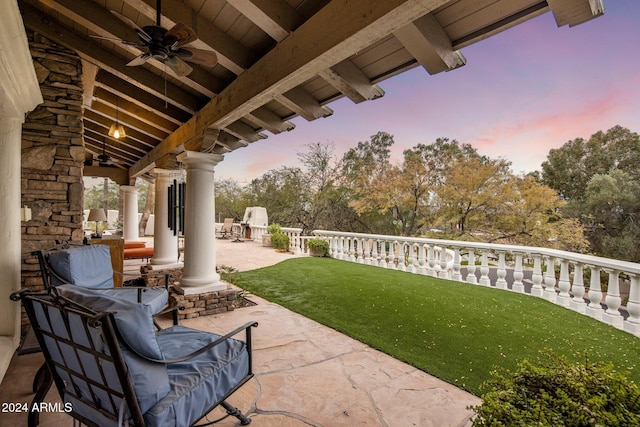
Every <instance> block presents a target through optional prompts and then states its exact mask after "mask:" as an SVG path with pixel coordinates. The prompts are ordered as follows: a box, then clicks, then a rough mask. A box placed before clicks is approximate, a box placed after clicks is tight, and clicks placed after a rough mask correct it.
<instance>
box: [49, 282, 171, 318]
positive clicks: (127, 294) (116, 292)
mask: <svg viewBox="0 0 640 427" xmlns="http://www.w3.org/2000/svg"><path fill="white" fill-rule="evenodd" d="M70 286H75V285H61V286H58V289H60V290H63V289H68V288H69V287H70ZM92 291H93V292H95V293H97V294H99V295H104V296H108V297H112V298H118V299H122V300H125V301H130V302H133V303H137V302H138V292H140V304H143V305H144V306H146V307H147V309H148V312H149V313H151V315H154V314H156V313H158V312H160V311H161V310H162V309H164V308H165V307H166V306H167V305H168V304H169V292H168V291H167V289H166V288H164V287H162V286H154V287H150V288H144V289H139V288H110V289H92ZM78 292H82V291H78V290H76V292H74V293H71V294H69V292H63V293H62V294H63V295H65V296H67V297H68V298H71V299H74V294H75V295H76V298H77V293H78ZM84 294H85V295H86V293H84ZM92 295H93V294H92ZM83 305H87V304H83ZM87 307H89V308H92V309H93V307H92V306H91V305H87Z"/></svg>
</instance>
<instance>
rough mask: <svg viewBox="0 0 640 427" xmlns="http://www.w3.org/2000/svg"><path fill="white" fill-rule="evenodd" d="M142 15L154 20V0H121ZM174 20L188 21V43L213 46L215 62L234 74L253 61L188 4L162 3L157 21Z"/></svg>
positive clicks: (166, 24)
mask: <svg viewBox="0 0 640 427" xmlns="http://www.w3.org/2000/svg"><path fill="white" fill-rule="evenodd" d="M124 1H125V2H126V3H127V4H129V5H131V6H132V7H133V8H134V9H136V10H138V11H139V12H140V13H142V14H143V15H145V16H147V17H149V18H151V19H152V20H153V21H154V22H155V20H156V9H155V8H156V0H124ZM178 22H183V23H185V24H187V25H189V26H190V27H191V28H193V30H194V31H195V32H196V34H197V35H198V40H196V41H194V42H192V43H190V45H191V46H193V47H196V48H199V49H207V50H211V49H213V50H214V51H215V52H216V54H217V55H218V63H219V64H220V65H222V66H223V67H225V68H226V69H228V70H229V71H231V72H233V73H234V74H236V75H238V74H241V73H243V72H244V71H245V70H246V69H247V68H249V66H250V65H251V64H252V63H253V62H254V60H255V58H253V57H252V54H251V52H250V51H249V50H248V49H246V48H245V47H244V46H242V45H241V44H240V43H238V42H236V41H235V40H234V39H232V38H231V37H229V35H227V34H226V33H225V32H223V31H222V30H220V29H219V28H218V27H216V26H215V25H214V24H212V23H211V22H209V21H207V20H206V19H204V18H203V17H201V16H200V15H198V13H197V12H196V11H194V10H193V9H191V8H190V7H189V6H188V5H186V4H185V3H183V2H179V1H171V2H164V3H163V4H162V20H161V24H162V26H163V27H164V28H167V29H169V28H170V27H172V26H173V25H175V24H176V23H178Z"/></svg>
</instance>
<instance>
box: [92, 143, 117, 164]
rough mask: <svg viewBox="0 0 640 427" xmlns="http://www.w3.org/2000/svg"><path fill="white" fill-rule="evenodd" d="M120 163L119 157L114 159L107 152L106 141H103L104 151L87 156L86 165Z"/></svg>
mask: <svg viewBox="0 0 640 427" xmlns="http://www.w3.org/2000/svg"><path fill="white" fill-rule="evenodd" d="M115 163H118V159H114V158H112V157H111V156H109V155H108V154H107V151H106V142H103V143H102V153H101V154H98V155H91V156H90V157H87V159H86V161H85V165H87V166H102V167H104V166H114V165H115Z"/></svg>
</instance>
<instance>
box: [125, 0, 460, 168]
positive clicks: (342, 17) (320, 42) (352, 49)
mask: <svg viewBox="0 0 640 427" xmlns="http://www.w3.org/2000/svg"><path fill="white" fill-rule="evenodd" d="M446 2H447V0H385V1H367V0H333V1H331V2H330V3H329V4H327V5H326V6H325V7H324V8H322V9H320V10H319V11H318V13H316V14H315V15H313V16H312V17H311V18H309V19H308V20H307V21H306V22H305V23H304V24H302V25H301V26H300V27H299V28H298V29H296V30H295V31H294V33H293V34H292V35H295V37H292V36H289V37H287V38H286V39H284V40H283V41H281V42H280V43H278V45H276V46H275V47H274V48H273V49H272V50H271V51H269V52H268V53H267V54H266V55H265V56H264V57H262V58H261V59H260V60H258V61H257V62H256V63H255V64H254V65H252V66H251V68H250V69H248V70H247V71H246V72H244V73H242V74H241V75H239V76H238V78H237V79H236V80H234V81H233V82H232V83H231V84H229V86H227V87H226V88H225V89H224V90H223V91H222V92H221V93H220V94H219V95H217V96H216V97H215V98H213V99H212V100H211V101H210V102H209V103H208V104H207V105H205V106H204V107H203V108H202V109H201V110H200V111H199V112H198V113H197V114H196V115H195V116H194V117H193V118H192V119H191V120H189V121H188V122H186V123H185V124H184V125H182V127H180V128H179V129H178V130H177V131H176V132H174V133H172V134H171V135H169V136H168V137H167V138H166V139H165V140H164V141H162V142H161V143H160V144H159V145H158V146H157V147H156V148H154V149H153V150H151V152H150V153H149V154H147V156H145V157H144V158H143V159H141V160H140V161H139V162H138V163H136V164H135V165H134V166H133V167H132V170H131V176H132V177H135V176H137V175H138V174H140V173H143V171H145V170H146V168H147V167H148V165H149V164H151V163H153V161H154V159H155V158H157V157H161V156H163V155H164V154H166V153H168V152H171V151H173V150H174V149H176V148H177V147H179V146H180V145H182V144H184V142H185V140H188V139H191V138H193V137H195V136H196V135H197V134H199V133H201V132H202V131H203V130H204V129H206V128H208V127H210V126H213V127H218V128H223V127H226V126H227V125H229V124H231V123H233V122H235V121H236V120H238V119H240V118H241V117H243V116H245V115H246V114H248V113H250V112H251V111H253V110H255V109H256V108H258V107H260V106H262V105H264V104H266V103H267V102H269V101H270V100H272V99H274V97H275V96H276V95H279V94H281V93H284V92H287V91H289V90H291V89H293V88H294V87H296V86H298V85H300V84H303V83H304V82H306V81H307V80H309V79H311V78H312V77H314V76H315V75H316V74H318V72H319V71H321V70H326V69H327V68H329V67H331V66H332V65H335V64H337V63H339V62H341V61H344V60H345V59H347V58H348V57H350V56H351V55H353V54H355V53H357V52H358V51H360V50H362V49H364V48H365V47H367V46H369V45H371V44H373V43H375V42H376V41H378V40H380V39H382V38H384V37H385V36H387V35H388V34H391V33H393V32H394V31H396V30H398V29H399V28H402V27H404V26H405V25H407V24H409V23H411V22H413V21H415V20H416V19H418V18H419V17H420V16H423V15H424V14H426V13H429V12H430V11H432V10H434V9H436V8H437V7H439V6H441V5H443V4H444V3H446ZM327 28H331V29H333V31H327Z"/></svg>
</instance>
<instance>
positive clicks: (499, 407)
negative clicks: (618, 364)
mask: <svg viewBox="0 0 640 427" xmlns="http://www.w3.org/2000/svg"><path fill="white" fill-rule="evenodd" d="M542 356H543V358H542V360H539V361H538V363H532V362H529V361H528V360H524V361H523V362H521V363H520V364H519V365H518V366H517V368H516V370H515V372H510V371H509V370H506V369H501V370H497V371H493V372H492V373H491V376H492V377H493V378H492V379H491V380H489V381H487V382H486V383H485V384H483V386H482V388H488V389H489V391H488V392H487V393H485V394H484V395H483V396H482V405H480V406H474V407H471V408H470V409H472V410H473V411H474V412H475V413H476V417H475V419H474V420H473V426H476V427H478V426H533V425H536V426H563V425H566V426H621V425H640V388H639V387H638V386H637V385H636V384H635V383H634V382H632V381H628V380H627V379H626V378H625V376H624V375H622V374H620V373H618V372H616V371H615V370H614V368H613V366H612V365H607V364H605V363H603V362H596V363H590V362H589V361H588V360H586V358H585V362H584V363H579V364H571V363H569V362H568V360H567V358H566V356H557V355H555V354H553V353H552V352H551V351H549V350H547V351H545V352H543V353H542Z"/></svg>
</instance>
